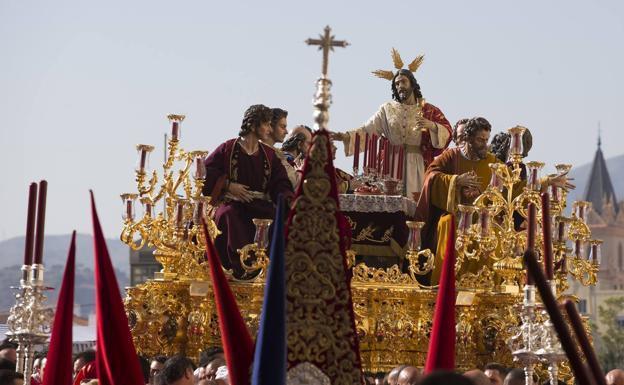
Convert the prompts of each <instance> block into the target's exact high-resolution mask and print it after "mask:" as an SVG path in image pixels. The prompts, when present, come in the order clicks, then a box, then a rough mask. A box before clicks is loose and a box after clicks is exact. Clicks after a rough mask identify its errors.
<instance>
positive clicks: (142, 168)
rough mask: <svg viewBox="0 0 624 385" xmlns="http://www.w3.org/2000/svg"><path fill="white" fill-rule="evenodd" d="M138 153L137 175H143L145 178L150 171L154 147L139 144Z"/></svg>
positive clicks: (137, 146)
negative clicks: (150, 160)
mask: <svg viewBox="0 0 624 385" xmlns="http://www.w3.org/2000/svg"><path fill="white" fill-rule="evenodd" d="M136 149H137V153H138V155H139V158H138V159H137V166H136V169H135V170H136V171H137V173H142V174H143V175H144V176H145V174H146V173H147V170H148V169H149V156H150V154H151V153H152V151H154V146H150V145H149V144H137V145H136Z"/></svg>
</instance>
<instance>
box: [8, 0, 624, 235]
mask: <svg viewBox="0 0 624 385" xmlns="http://www.w3.org/2000/svg"><path fill="white" fill-rule="evenodd" d="M327 24H329V25H330V26H331V27H332V28H333V31H334V33H335V34H336V37H337V38H339V39H346V40H348V41H349V42H350V43H351V44H352V45H351V46H350V47H348V48H346V49H342V48H341V49H337V50H336V52H335V53H333V54H332V56H331V58H330V65H329V76H330V78H331V79H332V81H333V83H334V86H333V88H332V93H333V100H334V103H333V105H332V107H331V110H330V112H331V119H330V128H331V129H334V130H346V129H350V128H354V127H357V126H358V125H360V124H361V123H362V122H364V121H365V120H366V119H368V117H369V116H370V115H372V114H373V113H374V112H375V110H376V109H377V108H378V106H379V105H380V104H382V103H383V102H384V101H386V100H388V99H389V98H390V90H389V83H388V82H386V81H384V80H380V79H377V78H374V77H373V76H372V75H371V74H370V71H372V70H375V69H380V68H381V69H390V68H391V66H392V63H391V60H390V55H389V51H390V48H391V47H396V48H397V49H398V50H399V51H400V52H401V54H402V55H403V58H404V60H405V61H410V60H411V59H412V58H413V57H415V56H416V55H418V54H421V53H424V54H425V62H424V64H423V65H422V66H421V69H420V70H419V71H418V73H417V78H418V80H419V82H420V84H421V87H422V91H423V94H424V96H425V97H426V98H427V99H428V101H429V102H431V103H433V104H435V105H437V106H438V107H440V108H441V109H442V111H444V113H445V114H446V116H447V118H448V119H449V120H450V121H452V122H455V121H456V120H458V119H460V118H463V117H471V116H476V115H480V116H484V117H486V118H487V119H488V120H490V122H491V123H492V125H493V126H494V132H498V131H502V130H505V129H507V128H508V127H511V126H513V125H516V124H522V125H525V126H527V127H529V128H530V129H531V130H532V132H533V135H534V149H533V150H532V152H531V155H530V158H531V159H535V160H542V161H546V162H547V163H548V164H549V165H551V166H552V165H553V164H554V163H558V162H562V161H565V162H570V163H573V164H577V165H580V164H582V163H586V162H589V161H591V159H592V157H593V154H594V151H595V146H596V136H597V125H598V121H600V122H601V126H602V136H603V150H604V152H605V155H606V156H607V157H609V156H615V155H619V154H621V153H623V152H624V151H623V150H622V146H621V143H622V139H624V134H623V133H622V132H623V131H622V125H621V115H619V114H618V113H619V111H621V107H620V105H621V104H622V102H623V98H622V96H621V90H622V89H624V75H623V69H624V50H623V48H624V43H623V42H624V5H623V4H622V3H621V2H618V1H594V2H581V1H532V0H531V1H522V2H517V1H514V2H512V1H470V2H468V1H437V2H431V1H428V2H423V1H411V2H408V1H396V2H380V1H376V2H372V1H358V2H355V1H354V2H347V1H343V2H329V1H314V2H305V3H304V2H296V1H289V2H286V1H284V2H259V1H256V2H251V1H245V2H240V1H239V2H229V3H226V2H207V1H178V2H173V1H123V2H122V1H117V0H113V1H107V2H100V3H95V2H86V1H53V2H35V1H29V0H21V1H17V0H0V50H1V52H2V60H0V116H2V123H1V124H0V162H1V164H2V166H3V168H4V170H5V171H4V173H3V175H4V176H3V181H2V184H1V185H0V186H1V187H0V240H1V239H6V238H10V237H13V236H17V235H21V234H23V233H24V227H25V218H26V192H27V188H28V183H29V182H30V181H33V180H39V179H41V178H46V179H47V180H48V181H49V183H50V186H49V197H48V220H47V233H49V234H60V233H69V232H70V231H71V230H72V229H74V228H75V229H77V230H78V231H80V232H90V231H91V222H90V215H89V210H88V190H89V189H93V190H94V191H95V195H96V200H97V203H98V208H99V210H100V217H101V220H102V224H103V226H104V230H105V232H106V235H107V236H109V237H116V236H118V233H119V229H120V226H121V217H120V211H121V205H120V203H121V201H120V199H119V197H118V194H119V193H122V192H126V191H132V190H133V172H132V170H133V167H134V164H135V155H136V153H135V151H134V145H135V144H137V143H151V144H154V145H156V147H157V149H156V152H155V155H156V156H157V158H158V159H160V156H161V154H162V141H163V134H164V133H165V132H166V131H168V122H167V120H166V118H165V116H166V115H167V114H168V113H172V112H177V113H184V114H186V115H187V119H186V121H185V122H184V131H183V141H182V146H183V147H184V148H185V149H187V150H193V149H206V150H211V149H213V148H215V147H216V146H217V145H218V144H219V143H221V142H222V141H224V140H226V139H228V138H231V137H233V136H235V135H236V133H237V128H238V127H239V126H240V120H241V117H242V112H243V111H244V109H245V108H246V107H247V106H248V105H250V104H255V103H264V104H267V105H269V106H279V107H282V108H285V109H287V110H288V111H289V112H290V115H289V126H293V125H295V124H300V123H307V124H308V125H311V123H312V106H311V100H312V95H313V93H314V81H315V79H316V78H317V77H318V75H319V72H320V61H321V58H320V54H319V53H318V52H317V51H316V50H315V49H314V48H311V47H308V46H306V45H305V44H304V43H303V41H304V40H305V39H306V38H308V37H316V36H318V34H320V33H321V32H322V29H323V27H324V26H325V25H327ZM153 160H154V159H153ZM156 164H157V162H154V161H152V165H156ZM338 164H339V165H340V166H342V167H343V168H345V169H347V168H348V165H349V164H350V162H349V161H346V160H344V159H339V160H338Z"/></svg>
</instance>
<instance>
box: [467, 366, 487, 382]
mask: <svg viewBox="0 0 624 385" xmlns="http://www.w3.org/2000/svg"><path fill="white" fill-rule="evenodd" d="M464 376H466V377H467V378H469V379H470V380H471V381H472V383H473V384H475V385H490V379H489V378H488V377H487V376H486V375H485V373H483V372H482V371H481V370H479V369H472V370H469V371H467V372H466V373H464Z"/></svg>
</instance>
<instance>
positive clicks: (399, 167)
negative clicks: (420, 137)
mask: <svg viewBox="0 0 624 385" xmlns="http://www.w3.org/2000/svg"><path fill="white" fill-rule="evenodd" d="M404 157H405V148H404V147H403V146H401V147H400V148H399V164H398V165H397V179H398V180H403V167H404V166H405V160H404V159H403V158H404Z"/></svg>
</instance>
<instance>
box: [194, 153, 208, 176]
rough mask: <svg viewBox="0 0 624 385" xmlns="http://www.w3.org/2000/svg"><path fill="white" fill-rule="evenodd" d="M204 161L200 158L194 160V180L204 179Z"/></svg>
mask: <svg viewBox="0 0 624 385" xmlns="http://www.w3.org/2000/svg"><path fill="white" fill-rule="evenodd" d="M204 161H205V159H204V157H202V156H198V157H197V158H195V179H205V178H206V164H205V163H204Z"/></svg>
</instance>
